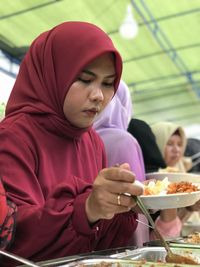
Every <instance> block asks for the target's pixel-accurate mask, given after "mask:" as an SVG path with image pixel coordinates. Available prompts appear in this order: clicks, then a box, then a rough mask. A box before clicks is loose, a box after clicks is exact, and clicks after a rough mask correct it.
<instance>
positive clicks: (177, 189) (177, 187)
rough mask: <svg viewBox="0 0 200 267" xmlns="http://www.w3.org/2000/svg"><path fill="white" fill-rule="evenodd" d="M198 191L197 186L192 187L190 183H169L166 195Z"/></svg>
mask: <svg viewBox="0 0 200 267" xmlns="http://www.w3.org/2000/svg"><path fill="white" fill-rule="evenodd" d="M199 190H200V189H199V188H198V186H197V185H194V184H192V183H190V182H179V183H170V184H169V185H168V188H167V194H174V193H191V192H196V191H199Z"/></svg>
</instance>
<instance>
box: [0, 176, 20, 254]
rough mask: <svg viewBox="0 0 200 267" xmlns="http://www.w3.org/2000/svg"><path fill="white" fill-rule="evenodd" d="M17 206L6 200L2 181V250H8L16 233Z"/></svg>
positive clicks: (0, 222)
mask: <svg viewBox="0 0 200 267" xmlns="http://www.w3.org/2000/svg"><path fill="white" fill-rule="evenodd" d="M15 215H16V206H15V204H14V203H12V202H11V201H9V200H7V199H6V194H5V190H4V187H3V184H2V181H1V180H0V249H6V248H8V247H9V246H10V245H11V243H12V240H13V237H14V232H15V219H16V217H15Z"/></svg>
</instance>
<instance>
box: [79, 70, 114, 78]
mask: <svg viewBox="0 0 200 267" xmlns="http://www.w3.org/2000/svg"><path fill="white" fill-rule="evenodd" d="M82 73H86V74H90V75H92V76H96V74H95V73H94V72H92V71H90V70H83V71H82ZM114 77H116V74H115V73H114V74H110V75H108V76H106V78H114Z"/></svg>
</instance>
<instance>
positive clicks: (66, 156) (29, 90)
mask: <svg viewBox="0 0 200 267" xmlns="http://www.w3.org/2000/svg"><path fill="white" fill-rule="evenodd" d="M121 72H122V60H121V57H120V54H119V53H118V51H117V50H116V48H115V47H114V45H113V43H112V41H111V39H110V38H109V37H108V36H107V34H105V33H104V32H103V31H102V30H101V29H100V28H98V27H96V26H95V25H93V24H90V23H85V22H64V23H62V24H60V25H58V26H56V27H54V28H53V29H51V30H49V31H47V32H44V33H42V34H41V35H40V36H39V37H38V38H36V40H35V41H34V42H33V43H32V45H31V47H30V49H29V51H28V53H27V54H26V56H25V58H24V60H23V62H22V64H21V66H20V70H19V75H18V77H17V80H16V82H15V85H14V87H13V90H12V92H11V95H10V98H9V101H8V104H7V107H6V117H5V119H4V120H3V121H2V122H1V124H0V142H1V144H2V145H1V147H0V175H2V177H3V179H4V181H5V184H6V187H7V189H8V195H9V197H10V198H11V199H12V200H13V201H14V202H15V203H16V204H17V206H18V216H17V229H16V238H15V242H14V244H13V246H12V248H11V251H12V252H14V253H16V254H18V255H21V256H24V257H26V258H30V259H32V260H34V261H39V260H47V259H52V258H58V257H63V256H67V255H73V254H78V253H84V252H90V251H93V250H101V249H107V248H113V247H118V246H125V245H128V244H129V240H130V236H131V235H132V232H134V230H135V228H136V226H137V224H136V218H137V214H135V213H134V212H132V211H130V210H131V209H132V208H134V207H135V202H134V200H133V199H132V198H131V197H129V196H127V195H124V194H123V193H129V194H131V195H140V194H141V193H142V189H141V188H140V187H138V186H136V185H133V184H132V183H133V182H134V180H135V176H134V174H133V173H132V172H131V171H130V168H129V166H128V164H123V165H122V166H120V168H116V167H112V168H106V162H107V161H106V157H105V151H104V147H103V143H102V141H101V140H100V138H99V137H98V135H97V134H96V133H95V132H94V130H93V129H92V124H93V122H94V119H95V117H96V116H97V114H98V113H99V112H101V111H102V110H103V109H104V108H105V106H106V105H107V104H108V103H109V102H110V100H111V98H112V97H113V96H114V94H115V93H116V90H117V87H118V83H119V81H120V77H121ZM124 225H126V227H124Z"/></svg>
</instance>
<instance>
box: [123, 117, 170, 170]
mask: <svg viewBox="0 0 200 267" xmlns="http://www.w3.org/2000/svg"><path fill="white" fill-rule="evenodd" d="M128 132H129V133H130V134H131V135H133V136H134V137H135V138H136V139H137V141H138V143H139V144H140V147H141V149H142V154H143V158H144V165H145V172H146V173H148V172H157V171H158V170H159V169H160V168H166V164H165V161H164V159H163V157H162V154H161V152H160V150H159V147H158V145H157V143H156V138H155V135H154V134H153V132H152V130H151V127H150V126H149V124H148V123H147V122H145V121H143V120H140V119H137V118H131V120H130V122H129V125H128Z"/></svg>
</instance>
